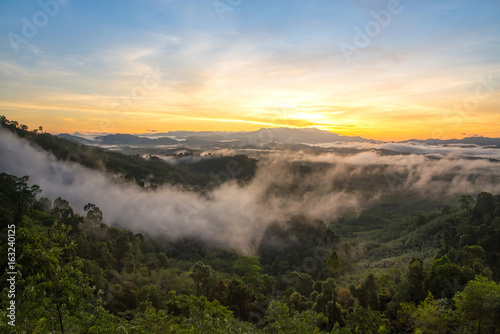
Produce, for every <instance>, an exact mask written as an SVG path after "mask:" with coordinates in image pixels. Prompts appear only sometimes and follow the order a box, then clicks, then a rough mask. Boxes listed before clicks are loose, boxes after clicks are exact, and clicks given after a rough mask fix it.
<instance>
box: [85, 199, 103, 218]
mask: <svg viewBox="0 0 500 334" xmlns="http://www.w3.org/2000/svg"><path fill="white" fill-rule="evenodd" d="M83 210H85V211H86V212H87V217H86V218H87V220H90V221H95V222H101V221H102V218H103V216H102V211H101V210H99V207H98V206H96V205H95V204H92V203H88V204H87V205H85V206H84V207H83Z"/></svg>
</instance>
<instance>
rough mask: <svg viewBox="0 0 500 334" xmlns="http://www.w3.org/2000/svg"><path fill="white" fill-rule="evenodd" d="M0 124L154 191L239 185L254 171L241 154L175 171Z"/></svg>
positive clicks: (155, 161) (0, 120)
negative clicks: (162, 187)
mask: <svg viewBox="0 0 500 334" xmlns="http://www.w3.org/2000/svg"><path fill="white" fill-rule="evenodd" d="M0 124H1V126H2V127H3V128H5V129H9V130H11V131H12V132H14V133H16V134H17V135H18V136H19V137H21V138H24V139H26V140H28V141H29V142H31V143H33V144H35V145H37V146H39V147H41V148H42V149H44V150H46V151H48V152H50V153H52V154H53V155H54V156H55V157H56V158H57V159H58V160H63V161H68V162H72V163H78V164H80V165H82V166H84V167H87V168H90V169H97V170H100V169H104V170H105V171H107V172H110V173H113V174H118V175H121V176H122V178H123V179H124V180H126V181H133V182H135V183H137V184H138V185H140V186H141V187H151V188H156V187H157V186H159V185H163V184H173V185H178V186H182V187H185V188H188V189H190V190H194V191H206V190H209V189H211V188H214V187H216V186H218V185H219V184H221V183H224V182H226V181H229V180H231V179H233V178H235V179H237V180H239V181H241V182H244V181H249V180H250V179H251V178H252V177H253V176H254V174H255V170H256V160H254V159H250V158H248V157H246V156H244V155H237V156H235V157H214V158H212V159H206V160H203V161H200V162H198V163H193V164H184V165H181V166H180V167H179V168H178V167H174V166H172V165H170V164H168V163H166V162H165V161H163V160H161V159H159V158H158V157H156V156H150V157H149V159H145V158H143V157H141V156H139V155H138V154H136V155H125V154H122V153H119V152H113V151H109V150H105V149H103V148H100V147H96V146H87V145H82V144H77V143H75V142H72V141H69V140H65V139H62V138H59V137H57V136H53V135H51V134H49V133H44V132H43V128H42V127H39V128H38V129H35V130H33V131H28V127H27V126H26V125H24V124H19V123H18V122H16V121H9V120H8V119H7V118H5V116H0ZM220 171H224V172H223V173H221V172H220Z"/></svg>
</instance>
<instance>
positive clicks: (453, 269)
mask: <svg viewBox="0 0 500 334" xmlns="http://www.w3.org/2000/svg"><path fill="white" fill-rule="evenodd" d="M459 279H460V268H458V267H457V266H456V265H455V264H453V263H452V262H451V261H450V259H449V258H448V256H446V255H445V256H443V257H442V258H440V259H438V260H436V261H434V263H433V264H432V267H431V271H430V273H429V276H428V277H427V279H426V280H425V288H426V289H427V290H429V291H430V292H431V293H432V294H433V295H435V296H439V297H440V298H453V296H454V295H455V293H456V292H457V291H458V289H459Z"/></svg>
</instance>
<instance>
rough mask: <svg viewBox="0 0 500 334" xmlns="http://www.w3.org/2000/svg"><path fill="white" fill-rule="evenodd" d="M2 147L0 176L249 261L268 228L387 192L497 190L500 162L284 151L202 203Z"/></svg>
mask: <svg viewBox="0 0 500 334" xmlns="http://www.w3.org/2000/svg"><path fill="white" fill-rule="evenodd" d="M0 140H1V143H2V145H0V155H1V156H2V160H1V161H0V171H3V172H6V173H9V174H13V175H16V176H22V175H29V176H30V183H33V184H38V185H39V186H40V187H41V188H42V189H43V193H42V196H46V197H49V198H50V199H52V200H53V199H55V198H57V197H59V196H61V197H63V198H65V199H67V200H68V201H69V202H70V204H71V205H72V207H74V208H75V210H76V211H78V212H80V213H82V208H83V206H84V205H85V204H87V203H89V202H90V203H94V204H96V205H97V206H99V207H100V209H101V210H102V211H103V213H104V220H105V222H106V223H107V224H110V225H115V226H121V227H124V228H127V229H130V230H132V231H135V232H140V233H144V234H148V235H151V236H158V235H165V236H168V237H171V238H181V237H187V236H194V237H200V238H203V239H204V240H207V241H209V242H214V243H215V244H217V245H220V246H223V247H230V248H233V249H236V250H238V251H240V252H242V253H245V254H254V252H255V251H256V248H257V247H258V244H259V242H260V239H261V238H262V235H263V233H264V231H265V229H266V228H267V226H269V224H271V223H272V222H275V221H281V222H285V221H287V220H289V219H290V218H291V217H292V216H293V215H298V214H304V215H306V216H310V217H312V218H319V219H322V220H324V221H326V222H330V221H333V220H335V219H338V218H340V217H341V216H343V215H345V214H346V213H358V212H360V210H362V209H363V208H367V207H369V206H371V205H374V204H376V203H377V202H378V201H379V199H380V197H381V196H383V194H384V193H386V192H392V191H398V192H402V193H405V192H406V193H407V192H416V193H419V194H421V195H422V196H435V197H436V198H439V197H446V196H454V195H459V194H462V193H470V194H475V193H478V192H480V191H489V192H493V193H495V192H496V193H498V192H500V168H499V167H500V164H498V163H494V162H491V161H488V160H467V159H463V158H460V157H456V156H453V155H451V156H445V155H443V157H442V158H441V159H440V160H437V159H435V158H430V157H427V156H424V155H416V154H410V155H394V156H389V155H387V156H383V155H380V154H379V153H377V152H375V151H368V152H362V153H359V154H354V155H347V156H341V155H337V154H334V153H328V154H320V155H315V154H308V153H304V152H293V153H290V152H283V151H282V152H273V153H270V154H269V155H268V156H263V157H262V159H261V160H260V162H259V165H258V170H257V173H256V176H255V177H254V179H253V180H252V181H251V182H249V183H248V184H246V185H244V186H240V185H238V184H237V183H236V182H227V183H224V184H222V185H221V186H220V187H218V188H216V189H214V190H212V191H211V192H209V193H208V196H206V197H203V196H201V195H200V194H198V193H193V192H189V191H186V190H182V189H179V188H175V187H172V186H165V187H162V188H161V189H159V190H156V191H148V190H144V189H141V188H139V187H138V186H136V185H133V184H130V183H123V181H122V180H121V179H120V178H119V177H117V176H114V175H109V174H106V173H103V172H99V171H91V170H88V169H85V168H83V167H81V166H79V165H75V164H69V163H66V162H60V161H56V160H55V158H54V157H53V156H51V155H49V154H48V153H46V152H42V151H40V150H38V149H36V148H34V147H32V146H30V145H29V144H28V143H27V142H26V141H24V140H21V139H19V138H17V137H15V136H14V135H12V134H11V133H9V132H6V131H5V130H3V129H0Z"/></svg>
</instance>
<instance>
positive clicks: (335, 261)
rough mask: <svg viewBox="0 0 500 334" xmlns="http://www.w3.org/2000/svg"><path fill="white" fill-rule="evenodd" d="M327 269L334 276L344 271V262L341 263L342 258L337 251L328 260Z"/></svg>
mask: <svg viewBox="0 0 500 334" xmlns="http://www.w3.org/2000/svg"><path fill="white" fill-rule="evenodd" d="M326 267H327V268H328V270H330V272H331V273H332V275H333V276H335V275H336V274H338V273H340V272H341V271H342V268H343V265H342V261H340V258H339V256H338V254H337V252H336V251H335V250H332V253H331V254H330V256H329V257H328V260H326Z"/></svg>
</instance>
